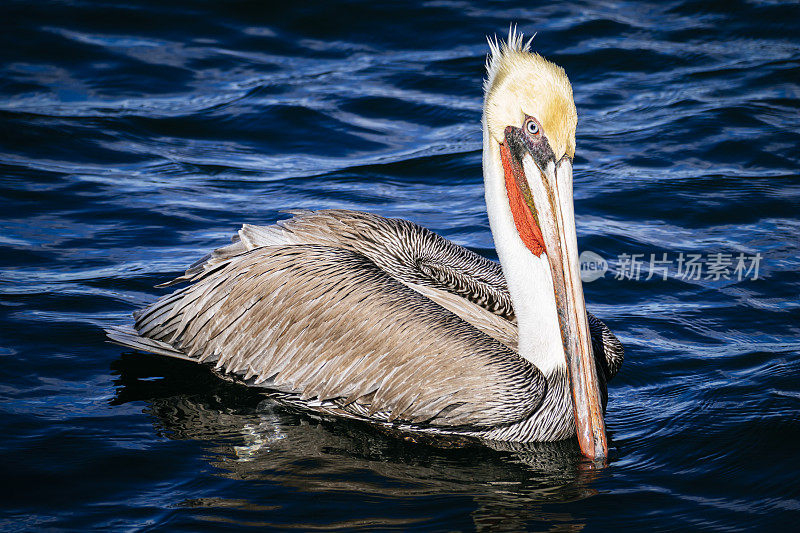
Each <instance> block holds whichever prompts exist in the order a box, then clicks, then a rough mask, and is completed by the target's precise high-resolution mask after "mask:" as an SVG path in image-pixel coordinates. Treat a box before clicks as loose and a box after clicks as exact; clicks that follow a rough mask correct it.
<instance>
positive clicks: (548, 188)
mask: <svg viewBox="0 0 800 533" xmlns="http://www.w3.org/2000/svg"><path fill="white" fill-rule="evenodd" d="M505 133H506V143H505V144H506V145H507V146H508V156H510V157H509V159H510V161H509V164H510V165H511V167H512V169H513V170H514V172H513V174H514V175H516V176H517V180H516V181H517V184H518V185H519V187H520V190H521V193H522V194H521V195H522V198H524V201H525V204H526V205H527V207H528V208H529V209H530V211H531V215H532V217H533V219H535V220H536V222H537V224H538V230H539V232H540V237H539V236H538V235H537V237H539V238H540V248H541V249H543V251H544V253H546V254H547V259H548V262H549V263H550V271H551V273H552V277H553V291H554V293H555V300H556V309H557V311H558V322H559V325H560V327H561V340H562V342H563V345H564V353H565V355H566V360H567V366H568V369H569V379H570V385H571V389H572V400H573V409H574V414H575V427H576V433H577V436H578V443H579V444H580V448H581V452H582V453H583V454H584V455H585V456H587V457H589V458H592V459H601V458H604V457H606V456H607V455H608V444H607V441H606V428H605V421H604V419H603V407H602V404H601V401H600V387H599V382H598V378H597V369H596V365H595V361H594V356H593V354H592V343H591V340H590V336H589V322H588V319H587V317H586V304H585V302H584V299H583V285H582V283H581V278H580V265H579V263H578V239H577V235H576V232H575V215H574V208H573V201H572V160H571V159H570V158H569V157H568V156H566V155H565V156H563V157H562V158H561V159H560V160H558V161H556V158H555V155H554V154H553V151H552V149H551V148H550V144H549V143H548V141H547V139H546V137H544V136H541V137H539V138H531V137H530V136H529V135H526V134H525V133H523V132H522V130H521V129H519V128H513V127H509V128H506V132H505ZM513 167H516V168H513ZM522 174H524V176H522ZM520 178H521V179H520ZM529 248H533V247H531V246H529Z"/></svg>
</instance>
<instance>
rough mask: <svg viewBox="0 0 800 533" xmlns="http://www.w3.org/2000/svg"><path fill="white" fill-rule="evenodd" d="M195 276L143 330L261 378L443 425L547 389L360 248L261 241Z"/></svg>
mask: <svg viewBox="0 0 800 533" xmlns="http://www.w3.org/2000/svg"><path fill="white" fill-rule="evenodd" d="M193 277H194V278H195V283H193V284H192V285H190V286H188V287H186V288H184V289H181V290H179V291H177V292H176V293H174V294H172V295H169V296H166V297H165V298H162V299H161V300H159V301H157V302H156V303H154V304H153V305H152V306H150V307H149V308H147V309H145V310H144V311H143V312H141V313H139V314H138V316H137V320H136V330H137V331H138V333H139V335H141V336H142V337H146V338H149V339H152V340H155V341H159V342H161V343H165V344H167V345H169V346H171V347H173V348H174V349H175V350H177V351H179V352H181V353H183V354H186V355H187V356H190V357H192V358H195V359H197V360H198V361H210V362H215V363H216V367H217V368H218V369H219V370H222V371H225V372H231V373H235V374H239V375H242V376H244V377H245V378H246V379H250V380H252V384H256V385H262V386H267V387H270V388H273V389H276V390H279V391H283V392H288V393H292V394H296V395H299V396H300V397H302V398H304V399H313V398H316V399H318V400H337V401H338V402H339V404H340V405H342V406H344V407H345V408H346V409H350V410H351V411H352V412H355V413H363V412H364V411H365V409H366V411H367V412H368V414H369V415H370V416H373V417H378V418H383V419H385V420H399V421H407V422H413V423H426V424H432V425H438V426H475V427H494V426H498V425H504V424H510V423H513V422H516V421H519V420H521V419H522V418H524V417H526V416H527V415H529V414H530V413H532V412H533V411H534V410H535V409H536V408H537V407H538V405H539V404H540V402H541V400H542V398H543V396H544V392H545V389H546V386H547V385H546V380H545V379H544V377H543V376H542V374H541V373H540V372H539V370H538V369H537V368H536V367H534V366H533V365H531V364H530V363H529V362H527V361H525V360H524V359H522V358H521V357H519V356H518V355H517V354H516V353H515V352H513V351H512V350H510V349H509V348H507V347H506V346H505V345H503V344H501V343H500V342H498V341H496V340H495V339H493V338H491V337H489V336H487V335H485V334H484V333H482V332H481V331H479V330H477V329H476V328H474V327H473V326H471V325H470V324H468V323H467V322H465V321H464V320H462V319H461V318H460V317H458V316H456V315H455V314H453V313H452V312H450V311H448V310H446V309H444V308H443V307H441V306H440V305H437V304H436V303H434V302H433V301H431V300H430V299H428V298H426V297H425V296H423V295H421V294H420V293H418V292H416V291H414V290H412V289H411V288H409V287H407V286H406V285H404V284H403V283H400V282H398V281H397V280H396V279H394V278H393V277H392V276H390V275H388V274H387V273H386V272H385V271H384V270H383V269H381V268H379V267H378V266H377V265H375V263H373V262H372V261H370V260H369V259H367V258H366V257H365V256H363V255H361V254H359V253H355V252H352V251H348V250H344V249H341V248H332V247H328V246H319V245H293V246H282V247H278V246H268V247H261V248H257V249H254V250H251V251H245V252H243V253H239V254H236V255H228V256H227V257H224V258H221V259H219V260H217V262H216V264H214V265H213V267H212V268H203V269H202V270H201V271H198V272H196V273H195V274H194V275H193ZM348 404H349V405H348Z"/></svg>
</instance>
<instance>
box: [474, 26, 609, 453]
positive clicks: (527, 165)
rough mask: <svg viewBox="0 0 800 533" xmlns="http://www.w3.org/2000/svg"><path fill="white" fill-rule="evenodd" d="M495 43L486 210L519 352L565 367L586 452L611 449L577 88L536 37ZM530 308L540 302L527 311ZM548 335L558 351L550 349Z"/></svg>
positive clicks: (487, 112)
mask: <svg viewBox="0 0 800 533" xmlns="http://www.w3.org/2000/svg"><path fill="white" fill-rule="evenodd" d="M489 44H490V47H491V56H490V58H489V61H488V63H487V71H488V77H487V80H486V84H485V93H486V94H485V102H484V109H483V111H484V113H483V128H484V174H485V179H486V197H487V208H488V209H489V217H490V221H491V222H492V230H493V234H494V235H495V243H496V246H497V249H498V255H499V256H500V260H501V263H503V269H504V271H505V272H506V278H507V279H508V282H509V291H510V292H511V296H512V299H513V301H514V307H515V311H517V319H518V325H519V330H520V354H521V355H522V356H523V357H528V358H529V359H530V360H532V361H534V362H535V363H536V364H537V366H539V368H540V369H558V368H559V365H560V367H561V368H564V367H566V370H565V372H566V374H567V376H568V379H569V380H570V388H571V392H572V403H573V413H574V417H575V425H576V430H577V435H578V441H579V443H580V446H581V450H582V451H583V453H584V454H585V455H587V456H589V457H605V456H606V454H607V444H606V435H605V423H604V420H603V409H602V405H601V402H600V394H599V385H598V379H597V371H596V368H595V362H594V358H593V355H592V346H591V342H590V336H589V326H588V321H587V318H586V307H585V303H584V298H583V286H582V285H581V279H580V270H579V264H578V251H577V237H576V233H575V217H574V211H573V199H572V159H573V157H574V155H575V128H576V126H577V122H578V116H577V112H576V110H575V102H574V100H573V97H572V86H571V85H570V82H569V79H568V78H567V75H566V74H565V72H564V70H563V69H562V68H561V67H559V66H557V65H555V64H553V63H551V62H549V61H547V60H546V59H544V58H543V57H542V56H540V55H538V54H535V53H532V52H531V51H530V41H528V42H527V43H523V38H522V35H520V34H517V33H516V31H515V30H513V29H512V30H511V32H510V33H509V38H508V41H507V42H505V43H498V42H497V41H494V42H492V41H490V43H489ZM512 271H513V272H512ZM534 301H535V302H536V303H535V304H534V303H531V302H534ZM526 307H527V308H529V309H531V308H533V307H535V309H532V311H531V312H528V313H526V311H525V309H526ZM550 309H554V312H553V311H551V310H550ZM543 315H552V316H550V317H548V316H543ZM548 320H550V323H551V324H552V327H550V328H549V329H548V327H547V324H548ZM537 321H538V322H537ZM524 322H525V323H524ZM531 332H533V333H531ZM548 336H549V337H550V338H551V339H550V345H549V346H550V349H548V348H547V347H542V346H544V345H545V344H546V343H547V337H548ZM559 337H560V339H559ZM559 341H560V342H559ZM537 350H538V352H537ZM527 354H530V355H527ZM553 371H555V370H553ZM545 372H546V370H545Z"/></svg>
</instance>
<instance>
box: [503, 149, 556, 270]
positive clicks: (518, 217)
mask: <svg viewBox="0 0 800 533" xmlns="http://www.w3.org/2000/svg"><path fill="white" fill-rule="evenodd" d="M500 157H501V159H502V160H503V174H504V175H505V178H506V194H507V195H508V203H509V206H510V207H511V214H512V215H513V216H514V225H515V226H517V233H519V237H520V239H522V242H523V243H524V244H525V246H526V247H527V248H528V250H530V251H531V253H532V254H533V255H535V256H537V257H539V256H541V255H542V253H544V252H545V248H544V239H543V238H542V230H541V229H540V228H539V224H537V223H536V219H535V218H534V217H533V213H531V210H530V208H529V207H528V204H527V203H525V198H524V197H523V196H522V191H521V190H520V188H519V184H518V183H517V176H516V174H517V172H520V171H519V170H517V169H515V168H514V164H513V163H512V161H511V153H510V152H509V151H508V147H507V146H506V145H505V144H500ZM520 179H524V177H522V176H520Z"/></svg>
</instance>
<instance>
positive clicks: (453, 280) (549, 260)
mask: <svg viewBox="0 0 800 533" xmlns="http://www.w3.org/2000/svg"><path fill="white" fill-rule="evenodd" d="M490 48H491V55H490V58H489V60H488V62H487V71H488V74H487V79H486V82H485V87H484V91H485V101H484V109H483V120H482V126H483V171H484V182H485V193H486V206H487V211H488V215H489V222H490V225H491V230H492V235H493V237H494V241H495V245H496V249H497V254H498V257H499V260H500V264H498V263H495V262H493V261H490V260H488V259H486V258H484V257H481V256H479V255H477V254H475V253H473V252H471V251H470V250H468V249H466V248H463V247H461V246H458V245H456V244H454V243H452V242H450V241H448V240H446V239H444V238H442V237H440V236H439V235H436V234H435V233H433V232H431V231H428V230H427V229H425V228H422V227H420V226H418V225H416V224H413V223H411V222H408V221H405V220H399V219H389V218H383V217H380V216H377V215H373V214H368V213H361V212H356V211H346V210H320V211H307V210H302V211H297V210H296V211H289V213H290V214H291V215H292V218H289V219H287V220H283V221H280V222H278V223H277V224H274V225H270V226H252V225H245V226H243V227H242V229H241V230H239V232H238V234H237V235H235V236H234V238H233V242H232V243H231V244H230V245H228V246H225V247H222V248H219V249H217V250H215V251H214V252H212V253H211V254H209V255H208V256H206V257H205V258H203V259H201V260H200V261H199V262H197V263H195V264H194V265H192V266H191V267H190V268H189V269H188V270H187V271H186V272H185V274H184V275H182V276H180V277H179V278H177V279H175V280H173V281H172V282H169V283H167V284H165V285H171V284H176V283H187V282H188V285H187V286H185V287H184V288H182V289H179V290H177V291H175V292H173V293H172V294H169V295H167V296H164V297H162V298H161V299H159V300H158V301H156V302H155V303H153V304H151V305H150V306H148V307H146V308H145V309H143V310H141V311H138V312H136V313H134V318H135V323H134V325H133V327H117V328H111V329H109V331H108V335H109V338H110V339H111V340H112V341H114V342H117V343H119V344H122V345H124V346H128V347H132V348H136V349H140V350H144V351H148V352H153V353H157V354H163V355H166V356H170V357H177V358H181V359H186V360H189V361H194V362H198V363H209V364H213V365H214V368H215V369H216V370H217V371H219V372H221V373H224V374H228V375H232V376H235V377H236V378H237V379H239V380H241V381H243V382H244V383H245V384H248V385H252V386H256V387H263V388H265V389H268V390H269V391H271V392H272V393H273V394H275V395H277V397H279V398H281V399H282V400H283V401H285V402H288V403H291V404H294V405H298V406H301V407H303V408H306V409H311V410H315V411H318V412H322V413H326V414H333V415H338V416H342V417H347V418H353V419H359V420H364V421H369V422H373V423H376V424H381V425H384V426H391V427H393V428H395V429H398V430H401V431H409V432H424V433H434V434H448V435H462V436H471V437H479V438H483V439H490V440H496V441H521V442H530V441H555V440H562V439H567V438H571V437H572V436H575V435H577V437H578V441H579V444H580V447H581V450H582V452H583V453H584V454H585V455H587V456H588V457H592V458H600V457H605V456H606V455H607V443H606V433H605V424H604V418H603V417H604V411H605V404H606V399H607V388H606V384H607V382H608V381H609V380H610V379H611V378H613V377H614V375H615V374H616V373H617V371H618V370H619V368H620V365H621V364H622V360H623V349H622V345H621V344H620V343H619V341H618V340H617V339H616V337H615V336H614V335H613V334H612V333H611V332H610V331H609V330H608V328H606V326H605V325H604V324H603V323H602V322H601V321H600V320H598V319H597V318H595V317H594V316H592V315H590V314H588V313H587V312H586V308H585V303H584V297H583V289H582V285H581V279H580V275H579V265H578V252H577V237H576V232H575V218H574V214H573V200H572V160H573V157H574V153H575V128H576V124H577V114H576V111H575V104H574V101H573V97H572V87H571V85H570V83H569V81H568V79H567V76H566V74H565V73H564V71H563V70H562V69H561V68H560V67H557V66H556V65H554V64H553V63H550V62H548V61H547V60H545V59H544V58H542V57H541V56H539V55H538V54H534V53H531V52H530V41H528V43H523V40H522V36H521V35H519V34H517V33H516V32H514V31H512V32H510V34H509V38H508V41H507V42H505V43H498V42H497V41H494V42H491V41H490Z"/></svg>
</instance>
